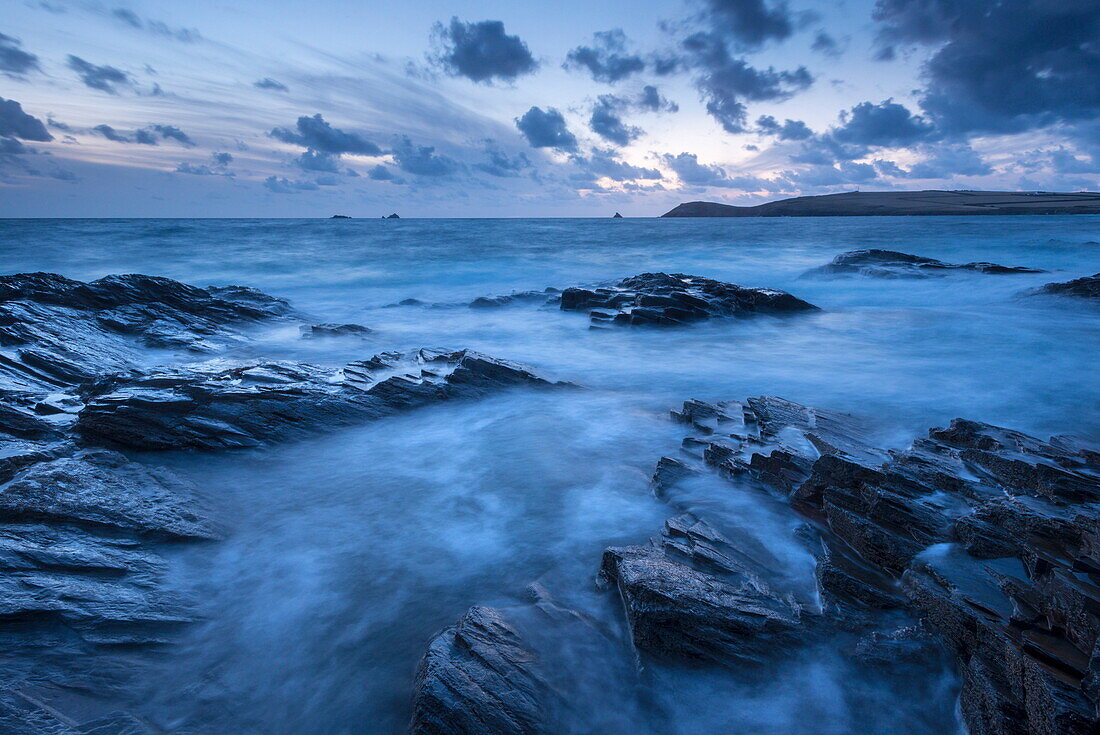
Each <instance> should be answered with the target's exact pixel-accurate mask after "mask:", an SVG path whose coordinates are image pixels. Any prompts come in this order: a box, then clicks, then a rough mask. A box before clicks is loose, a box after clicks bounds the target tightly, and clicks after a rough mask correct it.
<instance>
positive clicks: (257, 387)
mask: <svg viewBox="0 0 1100 735" xmlns="http://www.w3.org/2000/svg"><path fill="white" fill-rule="evenodd" d="M552 385H561V384H560V383H552V382H550V381H547V380H545V379H543V378H540V377H538V376H537V375H535V374H534V373H533V372H531V371H530V370H529V369H528V368H526V367H524V366H522V365H518V364H516V363H512V362H507V361H504V360H497V359H496V358H492V357H488V356H486V355H482V354H480V353H477V352H473V351H471V350H459V351H449V350H440V349H422V350H418V351H416V352H409V353H391V352H387V353H382V354H379V355H375V356H374V357H372V358H371V359H370V360H366V361H362V362H354V363H351V364H349V365H347V366H345V367H344V368H343V369H342V370H331V369H328V368H322V367H318V366H315V365H308V364H303V363H290V362H259V363H248V364H243V365H236V366H232V367H225V366H224V365H221V364H219V363H217V362H215V363H214V364H212V365H206V366H197V367H182V368H176V369H166V370H163V371H159V372H153V373H150V374H147V375H143V376H141V377H138V378H136V379H135V378H131V377H126V376H123V377H120V378H117V379H108V380H104V381H101V382H100V383H99V384H96V385H92V386H89V388H88V392H89V394H88V395H87V396H86V399H87V405H86V406H85V408H84V409H83V410H82V411H81V412H80V414H79V417H78V420H77V429H78V431H79V432H80V434H81V436H82V437H83V439H84V440H85V441H88V442H94V443H106V444H109V445H117V446H124V447H132V448H136V449H172V448H184V447H188V448H197V449H221V448H240V447H255V446H260V445H262V444H269V443H272V442H276V441H281V440H285V439H291V438H300V437H303V436H307V435H309V434H312V433H315V432H316V431H317V430H319V429H322V428H333V427H339V426H347V425H350V424H354V423H358V422H362V421H367V420H370V419H376V418H380V417H382V416H388V415H391V414H393V413H396V412H398V411H401V410H407V409H410V408H415V407H418V406H423V405H427V404H430V403H433V402H436V401H440V400H450V399H455V398H470V397H478V396H482V395H485V394H487V393H490V392H493V391H497V390H501V389H504V388H508V387H513V386H533V387H549V386H552Z"/></svg>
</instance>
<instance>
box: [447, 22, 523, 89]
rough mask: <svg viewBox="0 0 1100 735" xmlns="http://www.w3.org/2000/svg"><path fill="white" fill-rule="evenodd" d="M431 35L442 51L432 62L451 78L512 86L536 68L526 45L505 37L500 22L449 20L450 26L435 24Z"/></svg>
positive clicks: (519, 40)
mask: <svg viewBox="0 0 1100 735" xmlns="http://www.w3.org/2000/svg"><path fill="white" fill-rule="evenodd" d="M434 34H435V36H436V38H437V39H438V42H439V44H440V45H441V47H442V48H441V50H440V51H439V53H438V54H437V55H436V56H435V57H434V58H433V60H434V61H435V62H436V63H437V64H439V65H440V66H442V67H443V69H444V70H446V71H447V73H449V74H451V75H452V76H461V77H466V78H467V79H470V80H472V81H474V82H483V83H490V82H492V81H493V80H495V79H500V80H503V81H507V82H512V81H515V80H516V78H517V77H520V76H523V75H524V74H530V73H532V72H534V71H535V69H537V68H538V62H537V61H535V58H534V57H533V56H532V55H531V50H530V49H529V48H527V44H526V43H524V42H523V41H522V40H521V39H520V37H519V36H509V35H507V34H506V33H505V32H504V23H502V22H501V21H499V20H483V21H480V22H478V23H463V22H462V21H460V20H459V19H458V18H451V22H450V24H449V25H446V26H445V25H443V24H442V23H436V24H435V27H434Z"/></svg>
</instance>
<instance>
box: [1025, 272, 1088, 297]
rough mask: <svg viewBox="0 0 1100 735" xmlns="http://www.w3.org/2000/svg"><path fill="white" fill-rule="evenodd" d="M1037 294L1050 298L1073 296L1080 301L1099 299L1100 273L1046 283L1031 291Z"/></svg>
mask: <svg viewBox="0 0 1100 735" xmlns="http://www.w3.org/2000/svg"><path fill="white" fill-rule="evenodd" d="M1033 293H1037V294H1049V295H1052V296H1075V297H1077V298H1081V299H1100V273H1097V274H1095V275H1092V276H1085V277H1083V278H1075V279H1074V280H1072V281H1064V282H1061V283H1048V284H1046V285H1045V286H1041V287H1039V288H1037V289H1035V290H1034V291H1033Z"/></svg>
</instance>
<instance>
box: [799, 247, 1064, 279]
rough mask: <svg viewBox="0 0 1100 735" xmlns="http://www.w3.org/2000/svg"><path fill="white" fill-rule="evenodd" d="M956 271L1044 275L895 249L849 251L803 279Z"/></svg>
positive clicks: (916, 275)
mask: <svg viewBox="0 0 1100 735" xmlns="http://www.w3.org/2000/svg"><path fill="white" fill-rule="evenodd" d="M954 271H973V272H976V273H985V274H989V275H1008V274H1015V273H1045V272H1046V271H1043V270H1040V269H1038V268H1025V267H1023V266H1007V265H997V264H996V263H984V262H975V263H945V262H944V261H942V260H936V259H935V258H926V257H924V256H921V255H910V254H909V253H899V252H896V251H894V250H878V249H870V250H850V251H848V252H846V253H841V254H840V255H838V256H836V257H835V258H833V260H832V262H831V263H829V264H827V265H823V266H821V267H819V268H813V269H811V270H808V271H806V272H805V273H803V274H802V277H804V278H806V277H820V276H870V277H873V278H934V277H939V276H945V275H947V274H948V273H951V272H954Z"/></svg>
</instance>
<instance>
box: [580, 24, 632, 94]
mask: <svg viewBox="0 0 1100 735" xmlns="http://www.w3.org/2000/svg"><path fill="white" fill-rule="evenodd" d="M562 66H563V67H564V68H566V69H587V70H588V73H589V74H590V75H591V76H592V78H593V79H595V80H596V81H597V82H607V83H608V84H612V83H614V82H618V81H620V80H622V79H626V78H627V77H629V76H631V75H632V74H637V73H638V72H640V71H642V70H644V69H645V66H646V64H645V61H644V60H643V59H642V57H641V56H638V55H637V54H632V53H628V52H627V50H626V34H625V33H623V31H622V29H621V28H613V29H612V30H610V31H600V32H598V33H595V34H593V36H592V43H591V45H589V46H577V47H576V48H574V49H573V50H572V51H570V52H569V54H568V55H567V56H566V57H565V63H564V64H562Z"/></svg>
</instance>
